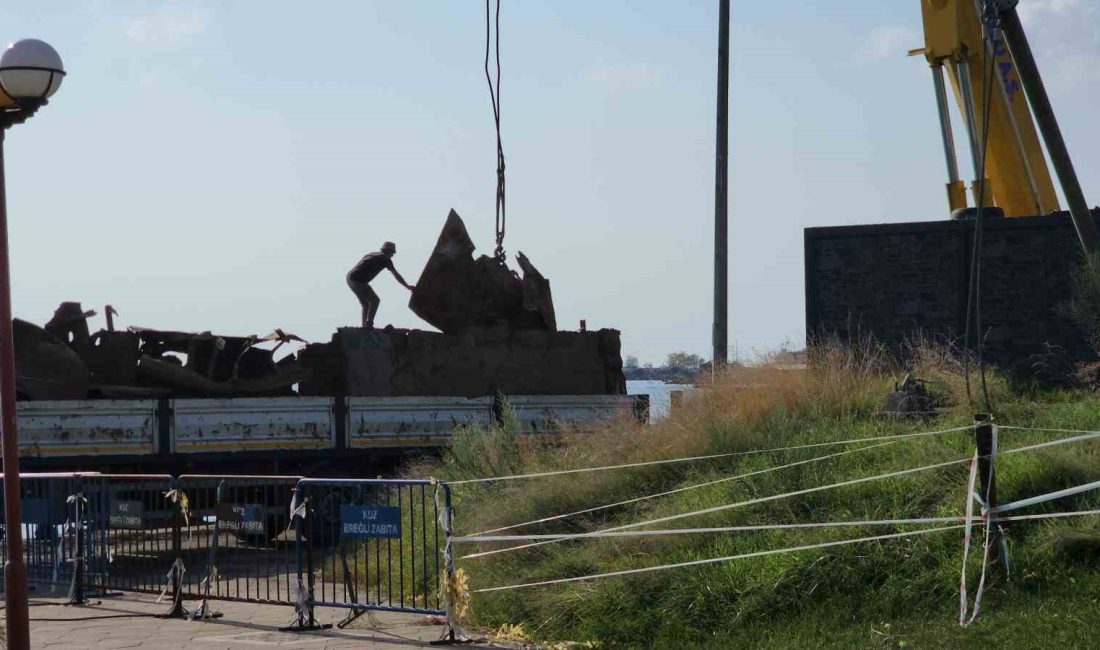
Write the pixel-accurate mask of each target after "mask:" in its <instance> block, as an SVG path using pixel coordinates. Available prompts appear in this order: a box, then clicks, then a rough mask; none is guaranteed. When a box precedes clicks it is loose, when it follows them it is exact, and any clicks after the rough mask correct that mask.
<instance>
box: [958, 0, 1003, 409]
mask: <svg viewBox="0 0 1100 650" xmlns="http://www.w3.org/2000/svg"><path fill="white" fill-rule="evenodd" d="M981 20H982V23H983V24H984V25H985V26H986V28H987V29H986V30H985V31H986V33H985V35H984V38H985V40H986V41H987V44H988V45H995V43H994V42H993V41H995V40H996V39H995V38H994V37H995V35H996V32H997V30H998V29H1000V24H1001V16H1000V12H999V11H998V10H997V7H996V3H994V2H989V0H986V2H985V3H983V12H982V16H981ZM984 51H985V52H995V51H996V50H995V48H985V49H984ZM996 66H997V59H996V57H995V56H994V55H992V54H990V55H989V71H988V73H986V72H985V68H983V69H982V74H983V77H982V83H983V84H984V88H983V89H982V90H983V91H984V92H985V99H984V103H983V106H982V111H983V115H982V131H981V138H982V142H981V146H980V148H979V159H978V196H977V209H976V210H975V214H974V244H973V250H972V251H971V256H970V280H969V285H970V286H969V291H968V293H967V298H966V330H965V333H964V334H963V347H964V348H966V349H967V350H969V348H970V322H971V317H972V316H973V321H974V329H975V330H976V332H977V353H978V372H979V375H980V378H981V388H982V401H983V403H984V405H985V410H986V412H987V413H988V412H990V411H991V409H992V407H991V404H990V400H989V387H988V385H987V382H986V372H985V359H984V356H983V354H982V352H983V347H984V343H985V337H984V336H982V331H981V330H982V253H983V251H984V246H983V244H984V241H983V240H984V227H983V226H984V223H983V221H984V218H985V217H984V215H983V214H982V212H983V211H984V210H985V186H986V178H985V170H986V162H987V160H988V154H989V124H990V120H991V115H992V104H993V84H994V83H996V79H995V76H996V71H997V68H996ZM971 126H972V128H973V127H974V126H976V125H971ZM963 367H964V371H965V374H966V396H967V399H969V400H970V401H971V402H973V397H972V396H971V393H970V360H969V355H964V357H963Z"/></svg>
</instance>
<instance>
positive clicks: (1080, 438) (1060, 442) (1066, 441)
mask: <svg viewBox="0 0 1100 650" xmlns="http://www.w3.org/2000/svg"><path fill="white" fill-rule="evenodd" d="M1096 438H1100V431H1096V432H1092V433H1089V434H1088V435H1084V436H1074V437H1072V438H1061V439H1059V440H1050V441H1048V442H1040V443H1038V444H1035V445H1028V446H1026V447H1017V448H1015V449H1009V450H1006V451H1002V452H1001V454H1015V453H1019V452H1021V451H1034V450H1036V449H1043V448H1045V447H1056V446H1058V445H1068V444H1070V443H1071V442H1084V441H1086V440H1095V439H1096Z"/></svg>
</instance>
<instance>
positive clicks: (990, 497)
mask: <svg viewBox="0 0 1100 650" xmlns="http://www.w3.org/2000/svg"><path fill="white" fill-rule="evenodd" d="M994 436H995V432H994V430H993V422H992V418H991V417H990V415H989V414H988V413H978V414H976V415H975V416H974V441H975V444H976V445H977V448H978V494H979V495H981V497H982V500H983V501H985V507H986V509H988V510H992V509H993V508H994V507H996V505H997V475H996V468H995V467H994V458H993V455H994V454H993V446H994V444H995V441H994ZM968 498H969V495H968ZM986 525H987V526H992V527H993V528H992V529H991V531H990V535H989V544H990V552H989V556H990V558H991V559H995V558H996V557H997V555H998V548H999V546H1000V533H1001V531H1000V527H999V526H997V524H996V522H994V521H993V519H992V515H991V516H990V520H989V521H987V522H986Z"/></svg>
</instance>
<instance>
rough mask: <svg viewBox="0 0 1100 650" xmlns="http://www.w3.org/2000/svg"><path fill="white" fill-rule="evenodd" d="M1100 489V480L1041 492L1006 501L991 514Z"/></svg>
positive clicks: (991, 511)
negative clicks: (1009, 501)
mask: <svg viewBox="0 0 1100 650" xmlns="http://www.w3.org/2000/svg"><path fill="white" fill-rule="evenodd" d="M1096 489H1100V481H1093V482H1092V483H1086V484H1084V485H1078V486H1076V487H1071V488H1066V489H1064V490H1058V491H1057V492H1048V493H1047V494H1040V495H1038V496H1034V497H1030V498H1027V499H1020V500H1019V501H1013V502H1012V503H1006V504H1004V505H999V506H996V507H994V508H993V509H992V510H990V511H989V512H990V513H991V514H998V513H1001V512H1008V511H1010V510H1019V509H1020V508H1026V507H1028V506H1033V505H1036V504H1039V503H1046V502H1047V501H1054V500H1056V499H1062V498H1065V497H1071V496H1074V495H1077V494H1081V493H1083V492H1091V491H1092V490H1096Z"/></svg>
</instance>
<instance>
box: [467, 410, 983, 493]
mask: <svg viewBox="0 0 1100 650" xmlns="http://www.w3.org/2000/svg"><path fill="white" fill-rule="evenodd" d="M973 428H974V425H967V426H965V427H956V428H954V429H944V430H942V431H924V432H921V433H905V434H900V435H893V436H875V437H871V438H853V439H849V440H836V441H833V442H818V443H814V444H809V445H795V446H792V447H774V448H772V449H754V450H750V451H738V452H732V453H727V454H712V455H710V456H692V457H690V458H672V459H666V460H651V461H645V462H640V463H626V464H624V465H604V466H602V467H583V468H580V469H563V470H556V471H551V472H536V473H533V474H513V475H510V476H491V477H486V478H471V479H465V480H461V481H446V483H447V484H449V485H466V484H469V483H490V482H494V481H514V480H518V479H530V478H543V477H547V476H561V475H564V474H579V473H584V472H603V471H607V470H613V469H629V468H632V467H648V466H652V465H669V464H673V463H688V462H693V461H698V460H712V459H715V458H732V457H734V456H749V455H753V454H769V453H772V452H777V451H794V450H796V449H813V448H816V447H830V446H834V445H853V444H858V443H861V442H876V441H879V440H902V439H905V438H916V437H920V436H936V435H940V434H944V433H955V432H958V431H967V430H970V429H973Z"/></svg>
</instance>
